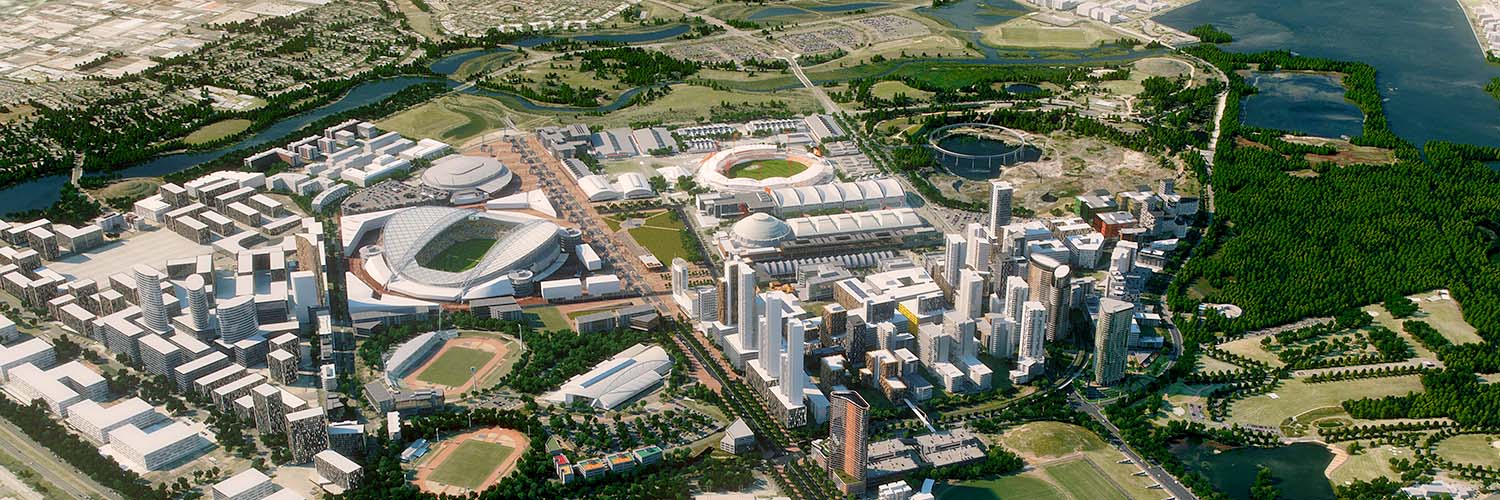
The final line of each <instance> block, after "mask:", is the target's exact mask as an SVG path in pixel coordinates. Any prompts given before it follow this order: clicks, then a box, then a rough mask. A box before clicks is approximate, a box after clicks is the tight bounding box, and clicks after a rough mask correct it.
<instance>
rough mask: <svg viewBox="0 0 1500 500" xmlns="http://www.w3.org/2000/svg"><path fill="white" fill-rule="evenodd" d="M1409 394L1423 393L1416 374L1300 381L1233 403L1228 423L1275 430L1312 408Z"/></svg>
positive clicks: (1290, 382)
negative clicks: (1310, 382)
mask: <svg viewBox="0 0 1500 500" xmlns="http://www.w3.org/2000/svg"><path fill="white" fill-rule="evenodd" d="M1409 392H1422V378H1421V376H1419V375H1407V376H1402V377H1385V378H1371V379H1361V380H1346V381H1342V382H1326V383H1322V384H1309V383H1306V382H1304V381H1302V380H1301V379H1291V380H1287V381H1285V382H1283V383H1282V384H1281V387H1278V388H1276V390H1275V391H1272V392H1271V393H1270V394H1275V395H1276V396H1277V398H1275V399H1273V398H1271V396H1270V394H1260V395H1255V396H1250V397H1248V398H1245V399H1242V400H1239V401H1236V402H1234V404H1233V405H1232V406H1231V407H1230V409H1229V422H1230V423H1236V424H1240V425H1245V424H1257V425H1266V426H1271V427H1277V426H1280V425H1281V422H1282V421H1283V420H1285V419H1287V418H1288V417H1291V416H1293V415H1298V414H1301V413H1302V412H1305V411H1307V410H1311V409H1314V408H1322V407H1326V406H1339V405H1340V403H1343V402H1344V401H1346V400H1350V399H1360V398H1378V397H1383V396H1400V395H1405V394H1407V393H1409Z"/></svg>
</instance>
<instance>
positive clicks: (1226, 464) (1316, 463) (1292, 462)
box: [1172, 439, 1334, 500]
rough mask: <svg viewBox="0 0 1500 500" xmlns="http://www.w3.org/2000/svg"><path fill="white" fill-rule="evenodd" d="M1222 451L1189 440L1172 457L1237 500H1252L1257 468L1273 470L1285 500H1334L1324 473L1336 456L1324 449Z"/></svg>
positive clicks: (1291, 447)
mask: <svg viewBox="0 0 1500 500" xmlns="http://www.w3.org/2000/svg"><path fill="white" fill-rule="evenodd" d="M1221 449H1222V447H1218V446H1215V445H1214V444H1212V443H1206V442H1203V441H1201V440H1196V439H1192V440H1187V441H1184V442H1181V443H1178V444H1175V445H1173V446H1172V454H1173V455H1175V456H1176V457H1177V458H1178V459H1180V460H1182V462H1183V464H1184V465H1186V466H1187V468H1188V470H1191V471H1193V472H1197V473H1200V474H1203V475H1204V476H1205V477H1207V478H1208V480H1209V481H1210V482H1211V483H1213V486H1214V489H1216V490H1219V491H1222V492H1224V494H1226V495H1229V497H1230V498H1233V499H1235V500H1249V498H1250V486H1251V485H1252V484H1254V483H1255V474H1256V473H1257V472H1259V469H1258V468H1257V466H1265V467H1266V468H1268V469H1271V475H1272V476H1274V477H1275V478H1276V483H1275V484H1276V487H1277V489H1279V490H1281V498H1283V499H1285V500H1333V498H1334V497H1333V486H1332V485H1331V484H1329V482H1328V478H1327V477H1325V476H1324V475H1323V469H1325V468H1327V467H1328V464H1329V462H1332V461H1333V453H1330V452H1329V451H1328V449H1327V448H1324V447H1323V446H1322V445H1318V444H1313V443H1297V444H1293V445H1289V446H1281V447H1277V448H1253V447H1241V448H1232V449H1228V450H1223V451H1218V450H1221Z"/></svg>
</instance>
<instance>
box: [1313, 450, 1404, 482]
mask: <svg viewBox="0 0 1500 500" xmlns="http://www.w3.org/2000/svg"><path fill="white" fill-rule="evenodd" d="M1344 448H1348V447H1347V446H1345V447H1344ZM1403 457H1404V458H1406V459H1407V460H1410V459H1411V458H1412V452H1411V450H1408V449H1403V448H1395V447H1392V446H1389V445H1386V446H1378V447H1373V448H1365V449H1364V450H1361V451H1360V452H1359V454H1358V455H1350V456H1349V460H1347V461H1345V462H1344V463H1343V465H1340V466H1339V467H1338V468H1337V469H1334V470H1333V472H1331V473H1329V474H1328V480H1329V482H1332V483H1333V484H1335V485H1343V484H1346V483H1348V482H1350V481H1355V480H1359V481H1370V480H1373V479H1375V478H1377V477H1385V478H1390V479H1392V480H1395V479H1398V478H1400V476H1401V475H1400V474H1397V473H1396V472H1395V471H1393V470H1391V459H1392V458H1403Z"/></svg>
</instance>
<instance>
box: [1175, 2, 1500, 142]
mask: <svg viewBox="0 0 1500 500" xmlns="http://www.w3.org/2000/svg"><path fill="white" fill-rule="evenodd" d="M1157 21H1160V22H1162V23H1164V24H1167V25H1169V26H1172V27H1174V28H1177V29H1181V30H1187V29H1191V28H1192V27H1193V26H1197V25H1200V24H1204V23H1212V24H1213V25H1214V26H1217V27H1218V28H1219V29H1221V30H1224V31H1226V32H1228V33H1229V34H1231V35H1233V36H1234V39H1235V41H1234V42H1233V43H1230V44H1228V45H1226V46H1225V47H1226V49H1228V50H1234V51H1243V52H1259V51H1264V50H1275V49H1287V50H1291V51H1293V52H1296V53H1298V54H1301V55H1306V56H1313V57H1326V58H1331V59H1339V60H1353V61H1362V62H1365V63H1368V64H1371V65H1373V66H1375V69H1376V70H1377V71H1379V74H1378V76H1377V82H1378V83H1379V85H1380V90H1381V93H1382V95H1383V96H1385V97H1386V102H1385V110H1386V117H1387V118H1388V120H1389V121H1390V124H1391V129H1392V130H1393V131H1394V132H1396V133H1397V134H1399V135H1400V136H1402V137H1404V138H1406V139H1407V140H1408V141H1411V142H1413V143H1415V144H1417V145H1421V144H1422V143H1424V142H1426V141H1430V140H1449V141H1455V142H1463V143H1472V144H1484V145H1491V146H1500V106H1497V105H1496V104H1495V101H1494V99H1492V98H1490V97H1489V96H1488V95H1486V94H1485V93H1484V90H1483V87H1484V84H1485V83H1486V82H1488V81H1489V79H1490V78H1492V77H1495V76H1500V65H1493V64H1490V63H1488V62H1486V61H1485V60H1484V56H1483V54H1482V53H1481V52H1480V49H1479V47H1478V43H1477V42H1476V41H1475V39H1474V34H1473V31H1472V30H1471V29H1470V28H1469V23H1468V21H1467V20H1466V19H1465V18H1464V14H1463V10H1462V8H1460V7H1459V5H1458V2H1456V1H1454V0H1325V1H1321V2H1308V1H1305V0H1257V1H1253V2H1251V1H1245V0H1199V1H1198V2H1197V3H1194V4H1192V5H1188V6H1186V7H1183V8H1180V9H1177V10H1174V11H1171V12H1168V13H1166V14H1163V15H1162V16H1159V17H1158V18H1157ZM1263 83H1268V84H1273V83H1275V82H1263ZM1292 83H1297V82H1292ZM1270 86H1271V87H1274V86H1275V85H1274V84H1273V85H1270ZM1265 90H1267V86H1262V91H1265ZM1326 111H1327V110H1326V109H1325V107H1324V106H1322V105H1314V106H1311V107H1310V108H1309V109H1308V110H1307V113H1281V114H1279V115H1280V116H1277V117H1268V116H1265V115H1262V117H1261V119H1266V120H1269V121H1267V122H1263V123H1264V124H1265V126H1271V127H1276V128H1287V129H1293V130H1307V129H1308V128H1309V127H1308V126H1307V125H1305V124H1304V118H1306V117H1309V116H1315V115H1318V114H1322V113H1325V112H1326Z"/></svg>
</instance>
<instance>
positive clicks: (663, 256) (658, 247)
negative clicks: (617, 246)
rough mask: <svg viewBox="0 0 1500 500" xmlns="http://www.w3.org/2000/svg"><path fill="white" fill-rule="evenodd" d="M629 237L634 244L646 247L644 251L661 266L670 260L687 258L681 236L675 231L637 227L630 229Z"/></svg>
mask: <svg viewBox="0 0 1500 500" xmlns="http://www.w3.org/2000/svg"><path fill="white" fill-rule="evenodd" d="M629 231H630V237H631V238H635V241H636V243H640V244H641V246H643V247H646V250H649V251H650V252H651V255H655V256H656V259H657V260H660V261H662V263H663V264H670V263H671V262H672V259H675V258H678V257H682V258H684V259H686V258H687V256H688V251H687V247H685V246H683V245H684V242H683V241H682V234H681V233H680V232H678V230H675V229H659V228H654V227H637V228H633V229H630V230H629Z"/></svg>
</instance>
